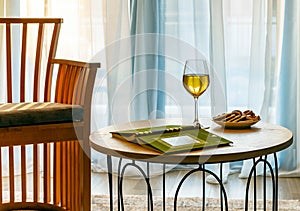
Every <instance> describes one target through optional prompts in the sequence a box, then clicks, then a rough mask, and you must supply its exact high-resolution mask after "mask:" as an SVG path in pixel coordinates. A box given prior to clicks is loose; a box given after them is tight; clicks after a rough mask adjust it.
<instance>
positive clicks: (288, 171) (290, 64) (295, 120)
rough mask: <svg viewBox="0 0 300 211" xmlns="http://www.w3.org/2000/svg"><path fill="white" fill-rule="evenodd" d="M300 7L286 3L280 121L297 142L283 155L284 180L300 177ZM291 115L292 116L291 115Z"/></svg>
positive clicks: (282, 46) (296, 2) (281, 158)
mask: <svg viewBox="0 0 300 211" xmlns="http://www.w3.org/2000/svg"><path fill="white" fill-rule="evenodd" d="M299 13H300V3H299V1H296V0H291V1H285V9H284V22H283V23H284V25H283V40H282V45H281V46H280V49H281V51H282V56H281V63H280V75H279V88H278V118H277V121H278V122H279V123H280V124H281V125H283V126H285V127H287V128H289V129H291V130H292V132H293V135H294V142H293V145H292V146H291V147H289V148H288V149H286V150H284V151H283V152H281V153H280V154H279V161H280V162H279V163H280V168H281V169H282V170H284V172H283V173H282V175H284V176H299V175H300V174H299V173H300V168H299V167H300V156H299V152H300V148H299V142H298V137H299V119H300V115H299V108H300V104H299V90H300V89H299V82H300V80H299V79H300V78H299V70H300V63H299V61H300V52H299V49H300V48H299V47H300V36H299V33H300V15H299ZM287 111H288V114H287Z"/></svg>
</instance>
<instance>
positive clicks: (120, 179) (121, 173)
mask: <svg viewBox="0 0 300 211" xmlns="http://www.w3.org/2000/svg"><path fill="white" fill-rule="evenodd" d="M273 155H274V169H273V168H272V165H271V163H270V162H269V161H268V160H267V156H268V155H265V156H264V157H259V158H258V159H257V160H256V159H255V158H253V166H252V168H251V170H250V173H249V175H248V179H247V185H246V194H245V211H248V204H249V189H250V183H251V179H252V178H253V182H254V183H253V209H254V210H256V209H257V193H256V192H257V185H256V176H257V172H256V168H257V166H258V164H260V163H263V165H264V170H263V205H264V210H267V203H266V201H267V191H266V189H267V185H266V177H267V167H268V169H269V172H270V174H271V182H272V194H273V198H272V199H273V200H272V201H273V203H272V210H274V211H277V210H278V162H277V156H276V153H274V154H273ZM107 166H108V181H109V194H110V210H111V211H113V180H112V160H111V156H109V155H108V156H107ZM129 166H131V167H134V168H136V169H137V170H138V171H139V172H140V173H141V175H142V176H143V178H144V180H145V182H146V184H147V191H148V211H153V209H154V208H153V195H152V189H151V183H150V177H149V175H150V172H149V162H147V172H146V173H145V171H144V170H143V169H142V168H141V167H140V166H138V165H137V164H136V163H135V161H134V160H132V161H131V163H126V164H125V165H124V166H122V158H120V160H119V164H118V186H117V189H118V210H122V211H123V210H124V203H123V178H124V174H125V171H126V169H127V168H128V167H129ZM165 168H166V164H163V175H162V176H163V193H162V197H163V204H162V207H163V208H162V209H163V211H165V210H166V203H165V199H166V194H165V192H166V188H165V184H166V182H165V179H166V178H165V174H166V172H165ZM222 170H223V169H222V163H220V175H219V176H217V175H216V174H215V173H214V172H212V171H210V170H208V169H206V168H205V165H204V164H199V166H198V168H195V169H192V170H190V171H189V172H187V173H186V174H185V175H184V176H183V178H182V179H181V180H180V182H179V184H178V186H177V189H176V193H175V198H174V211H176V210H177V200H178V195H179V191H180V189H181V187H182V185H183V183H184V181H186V179H188V178H189V176H191V175H192V174H193V173H195V172H202V173H203V176H202V178H203V187H202V188H203V201H202V210H203V211H204V210H205V206H206V202H205V198H206V197H205V173H208V174H210V175H212V176H213V177H214V178H215V179H216V181H217V182H218V185H219V186H220V205H221V210H222V211H223V209H224V206H225V210H226V211H228V199H227V194H226V189H225V187H224V185H223V182H222V178H223V175H222Z"/></svg>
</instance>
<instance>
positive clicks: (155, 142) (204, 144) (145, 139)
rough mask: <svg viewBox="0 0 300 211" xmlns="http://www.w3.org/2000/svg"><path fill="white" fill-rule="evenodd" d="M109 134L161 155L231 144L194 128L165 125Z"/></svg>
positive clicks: (203, 130)
mask: <svg viewBox="0 0 300 211" xmlns="http://www.w3.org/2000/svg"><path fill="white" fill-rule="evenodd" d="M110 133H111V134H112V137H114V138H118V139H121V140H124V141H130V142H133V143H136V144H139V145H141V146H143V147H146V148H150V149H153V150H155V151H159V152H162V153H176V152H183V151H192V150H197V149H203V148H208V147H220V146H228V145H230V144H231V143H232V141H230V140H227V139H225V138H222V137H220V136H218V135H215V134H212V133H210V132H208V131H206V130H205V129H200V128H197V127H194V126H180V125H166V126H160V127H152V128H138V129H134V130H123V131H112V132H110Z"/></svg>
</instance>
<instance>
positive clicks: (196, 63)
mask: <svg viewBox="0 0 300 211" xmlns="http://www.w3.org/2000/svg"><path fill="white" fill-rule="evenodd" d="M182 82H183V86H184V88H185V89H186V90H187V91H188V93H190V94H191V95H192V96H193V97H194V101H195V119H194V122H193V124H194V126H197V127H202V125H201V124H200V122H199V119H198V97H199V96H200V95H202V94H203V93H204V92H205V91H206V90H207V88H208V86H209V69H208V66H207V62H206V60H204V59H190V60H187V61H186V62H185V65H184V72H183V78H182Z"/></svg>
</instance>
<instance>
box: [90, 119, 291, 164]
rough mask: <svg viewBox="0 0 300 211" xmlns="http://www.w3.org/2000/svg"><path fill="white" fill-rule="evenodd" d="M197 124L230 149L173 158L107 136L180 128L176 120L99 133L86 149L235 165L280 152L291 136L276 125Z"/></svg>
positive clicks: (160, 160)
mask: <svg viewBox="0 0 300 211" xmlns="http://www.w3.org/2000/svg"><path fill="white" fill-rule="evenodd" d="M201 122H202V123H204V125H205V126H210V128H209V129H208V131H209V132H211V133H214V134H216V135H219V136H221V137H224V138H226V139H229V140H231V141H233V144H232V145H231V146H225V147H219V148H210V149H203V150H196V151H191V152H182V153H177V154H162V153H159V152H156V151H152V150H150V149H146V148H143V147H141V146H139V145H137V144H134V143H130V142H127V141H122V140H119V139H115V138H112V137H111V134H110V133H109V132H110V131H118V130H125V129H135V128H143V127H153V126H162V125H168V124H169V125H170V124H178V125H182V124H184V123H182V120H179V119H159V120H147V121H137V122H130V123H126V124H122V125H112V126H108V127H105V128H102V129H99V130H97V131H95V132H93V133H92V134H91V135H90V145H91V147H92V148H93V149H95V150H97V151H99V152H101V153H104V154H106V155H110V156H115V157H121V158H127V159H133V160H140V161H148V162H157V163H166V164H167V163H172V164H178V163H182V164H183V163H185V164H198V163H220V162H229V161H238V160H245V159H249V158H254V157H259V156H262V155H267V154H271V153H275V152H278V151H281V150H283V149H285V148H287V147H288V146H290V145H291V144H292V142H293V134H292V132H291V131H290V130H288V129H287V128H284V127H282V126H279V125H274V124H268V123H264V122H258V123H257V124H255V125H253V126H252V127H251V128H248V129H238V130H234V129H224V128H223V127H221V126H219V125H217V124H215V123H214V122H212V121H210V120H205V119H204V120H201Z"/></svg>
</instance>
